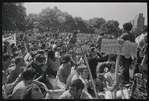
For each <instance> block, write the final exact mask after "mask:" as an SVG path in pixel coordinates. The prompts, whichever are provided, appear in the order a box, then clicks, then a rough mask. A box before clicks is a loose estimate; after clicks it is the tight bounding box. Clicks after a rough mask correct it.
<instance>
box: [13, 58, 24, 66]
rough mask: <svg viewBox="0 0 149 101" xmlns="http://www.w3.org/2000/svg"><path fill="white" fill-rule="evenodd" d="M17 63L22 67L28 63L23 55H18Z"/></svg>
mask: <svg viewBox="0 0 149 101" xmlns="http://www.w3.org/2000/svg"><path fill="white" fill-rule="evenodd" d="M15 64H16V66H18V67H22V66H25V65H26V63H25V60H24V58H22V57H16V59H15Z"/></svg>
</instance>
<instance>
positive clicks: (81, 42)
mask: <svg viewBox="0 0 149 101" xmlns="http://www.w3.org/2000/svg"><path fill="white" fill-rule="evenodd" d="M98 36H99V35H96V34H80V33H79V34H77V42H76V44H75V47H73V51H74V53H75V54H77V55H81V54H86V52H88V51H90V45H91V44H92V43H94V42H95V41H96V40H97V38H98Z"/></svg>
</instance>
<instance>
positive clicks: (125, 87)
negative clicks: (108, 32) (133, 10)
mask: <svg viewBox="0 0 149 101" xmlns="http://www.w3.org/2000/svg"><path fill="white" fill-rule="evenodd" d="M131 29H132V25H131V24H130V23H125V24H123V34H122V35H121V36H120V37H119V38H121V39H123V40H125V41H126V40H129V41H130V42H135V43H137V44H138V50H137V51H138V52H137V58H136V57H130V58H129V59H127V58H125V57H124V56H121V57H120V63H119V70H118V80H117V81H116V82H115V80H116V78H115V68H116V55H113V54H104V53H101V52H100V45H99V44H98V45H97V43H92V44H91V45H90V51H89V52H88V53H87V54H86V57H87V61H88V64H89V66H88V65H87V63H86V61H85V57H84V55H81V54H75V53H74V52H73V51H72V48H73V47H75V43H76V42H77V34H78V32H77V31H74V32H73V33H72V35H71V36H68V37H61V38H51V37H48V40H42V41H41V40H36V41H34V42H32V41H29V42H26V41H24V40H21V41H19V42H18V43H19V44H17V45H15V44H10V43H9V42H7V41H5V42H3V56H2V64H3V67H2V98H3V99H146V98H147V73H148V72H147V68H148V66H147V62H148V58H147V54H148V51H147V47H148V44H147V27H145V28H144V29H143V30H142V33H140V35H139V36H137V37H135V36H134V35H133V34H132V33H131ZM101 37H102V36H101ZM97 42H98V41H97ZM130 71H133V72H132V73H130ZM90 73H91V75H90ZM129 74H132V75H129ZM91 78H92V79H93V81H92V79H91ZM93 83H94V84H95V88H96V89H95V90H96V92H95V91H94V85H93ZM115 91H116V97H114V94H113V93H114V92H115ZM95 93H97V94H95ZM96 95H97V96H96Z"/></svg>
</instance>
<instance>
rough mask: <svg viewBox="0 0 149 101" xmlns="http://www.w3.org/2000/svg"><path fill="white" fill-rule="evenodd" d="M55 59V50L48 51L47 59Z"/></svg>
mask: <svg viewBox="0 0 149 101" xmlns="http://www.w3.org/2000/svg"><path fill="white" fill-rule="evenodd" d="M49 58H50V59H52V60H53V61H54V60H55V52H54V51H53V50H50V51H48V59H49Z"/></svg>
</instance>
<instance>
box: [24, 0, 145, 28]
mask: <svg viewBox="0 0 149 101" xmlns="http://www.w3.org/2000/svg"><path fill="white" fill-rule="evenodd" d="M24 6H25V8H26V13H27V15H28V14H29V13H39V12H41V11H42V9H46V8H47V7H50V8H52V9H53V8H54V6H57V7H58V9H60V10H61V11H62V12H65V11H66V12H68V13H69V14H70V15H72V16H73V17H76V16H78V17H81V18H82V19H84V20H89V19H91V18H95V17H99V18H104V19H105V20H106V21H107V20H117V21H118V22H119V23H120V25H119V27H120V28H122V25H123V24H124V23H126V22H129V21H131V20H133V19H134V18H135V16H136V15H137V14H139V13H143V16H144V17H145V25H147V3H141V2H138V3H137V2H136V3H135V2H132V3H131V2H128V3H116V2H113V3H112V2H111V3H106V2H105V3H102V2H94V3H91V2H88V3H87V2H86V3H79V2H75V3H70V2H69V3H66V2H65V3H62V2H61V3H58V2H56V3H54V2H37V3H36V2H29V3H24Z"/></svg>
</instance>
